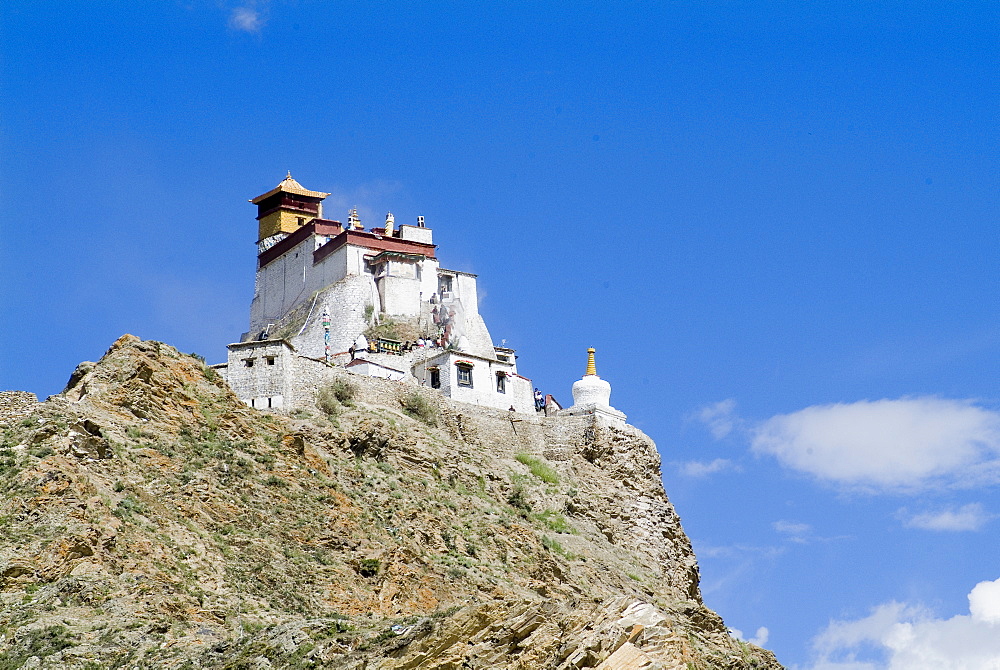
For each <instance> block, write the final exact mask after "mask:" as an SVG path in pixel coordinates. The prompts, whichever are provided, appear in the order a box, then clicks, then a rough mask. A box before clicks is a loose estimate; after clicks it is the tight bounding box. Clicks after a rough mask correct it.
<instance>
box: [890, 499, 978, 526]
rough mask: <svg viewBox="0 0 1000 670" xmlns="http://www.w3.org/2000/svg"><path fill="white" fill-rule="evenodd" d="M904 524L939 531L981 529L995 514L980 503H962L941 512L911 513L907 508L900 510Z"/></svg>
mask: <svg viewBox="0 0 1000 670" xmlns="http://www.w3.org/2000/svg"><path fill="white" fill-rule="evenodd" d="M899 517H900V518H901V519H902V520H903V525H904V526H907V527H909V528H920V529H923V530H938V531H966V530H979V529H980V528H982V527H983V526H984V525H986V523H987V522H988V521H990V520H991V519H992V518H993V516H992V515H990V514H987V513H986V512H985V511H983V506H982V505H980V504H979V503H969V504H968V505H962V506H961V507H959V508H958V509H945V510H941V511H939V512H923V513H921V514H914V515H912V516H911V515H910V514H909V513H908V512H907V510H906V508H903V509H901V510H899Z"/></svg>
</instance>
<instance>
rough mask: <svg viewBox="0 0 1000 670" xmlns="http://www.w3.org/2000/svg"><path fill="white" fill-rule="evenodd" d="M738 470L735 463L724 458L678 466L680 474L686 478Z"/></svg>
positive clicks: (689, 462)
mask: <svg viewBox="0 0 1000 670" xmlns="http://www.w3.org/2000/svg"><path fill="white" fill-rule="evenodd" d="M738 469H739V468H738V467H737V465H736V464H735V463H733V462H732V461H730V460H728V459H725V458H716V459H715V460H714V461H711V462H709V463H703V462H701V461H687V462H685V463H681V464H680V465H679V466H678V470H680V473H681V474H682V475H685V476H687V477H704V476H706V475H712V474H715V473H716V472H723V471H725V470H738Z"/></svg>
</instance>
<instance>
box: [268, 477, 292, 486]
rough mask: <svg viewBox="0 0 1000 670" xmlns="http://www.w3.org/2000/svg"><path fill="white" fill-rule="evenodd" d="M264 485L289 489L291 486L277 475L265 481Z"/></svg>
mask: <svg viewBox="0 0 1000 670" xmlns="http://www.w3.org/2000/svg"><path fill="white" fill-rule="evenodd" d="M264 483H265V484H267V485H268V486H282V487H287V486H288V485H289V484H288V482H286V481H285V480H284V479H282V478H281V477H278V476H276V475H270V476H268V478H267V479H265V480H264Z"/></svg>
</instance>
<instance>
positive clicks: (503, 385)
mask: <svg viewBox="0 0 1000 670" xmlns="http://www.w3.org/2000/svg"><path fill="white" fill-rule="evenodd" d="M506 392H507V374H506V373H504V372H498V373H497V393H506Z"/></svg>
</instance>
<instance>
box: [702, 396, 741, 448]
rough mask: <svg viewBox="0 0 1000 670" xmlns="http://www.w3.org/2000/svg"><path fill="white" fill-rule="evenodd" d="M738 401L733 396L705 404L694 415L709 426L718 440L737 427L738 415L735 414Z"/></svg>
mask: <svg viewBox="0 0 1000 670" xmlns="http://www.w3.org/2000/svg"><path fill="white" fill-rule="evenodd" d="M735 410H736V401H735V400H733V399H732V398H729V399H727V400H720V401H719V402H717V403H713V404H711V405H705V406H704V407H702V408H701V409H700V410H698V412H697V413H696V414H695V415H694V418H696V419H697V420H698V421H701V422H702V423H703V424H705V425H706V426H708V430H709V432H711V433H712V437H714V438H715V439H717V440H721V439H722V438H724V437H726V436H727V435H729V434H730V433H731V432H733V428H735V427H736V424H737V422H738V420H739V419H738V417H737V416H736V414H735Z"/></svg>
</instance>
